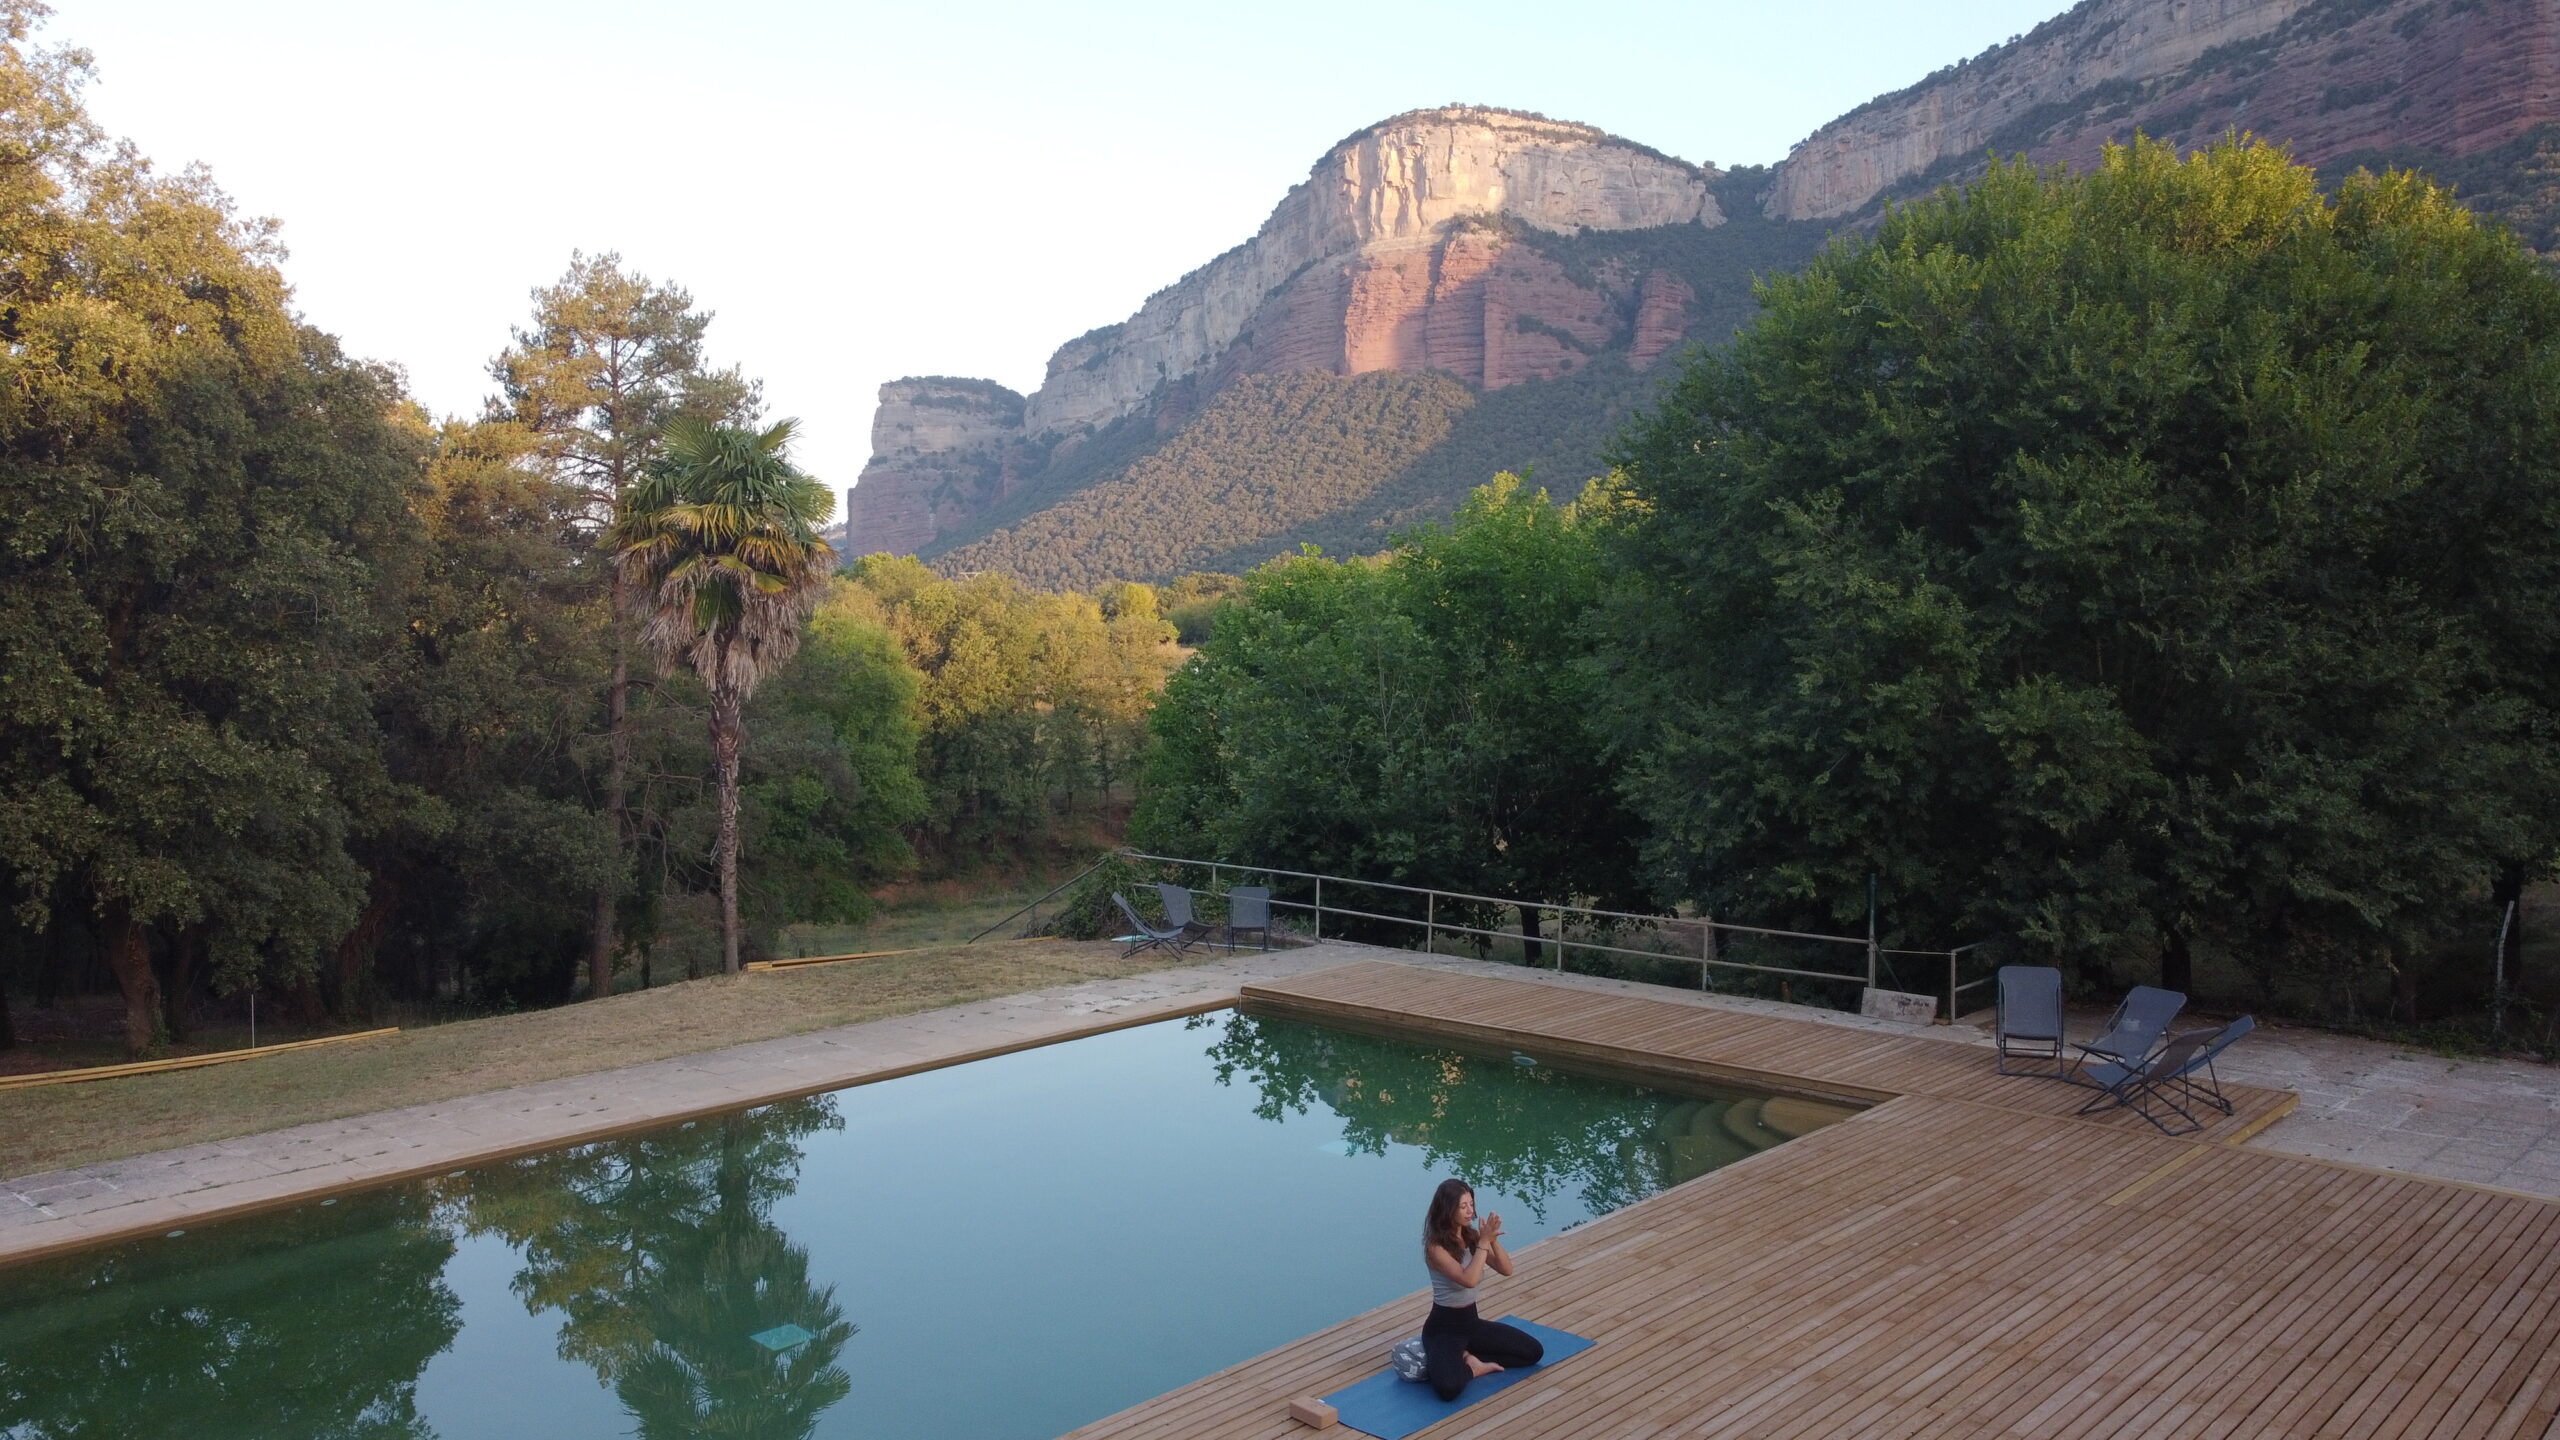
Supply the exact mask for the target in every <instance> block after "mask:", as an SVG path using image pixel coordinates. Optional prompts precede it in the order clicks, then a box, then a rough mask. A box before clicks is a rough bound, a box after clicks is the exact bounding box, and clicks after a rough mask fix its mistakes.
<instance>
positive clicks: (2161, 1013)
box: [2062, 985, 2187, 1089]
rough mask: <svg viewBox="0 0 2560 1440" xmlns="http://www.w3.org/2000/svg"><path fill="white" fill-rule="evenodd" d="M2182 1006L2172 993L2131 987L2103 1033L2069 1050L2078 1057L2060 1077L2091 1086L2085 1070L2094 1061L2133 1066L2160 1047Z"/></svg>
mask: <svg viewBox="0 0 2560 1440" xmlns="http://www.w3.org/2000/svg"><path fill="white" fill-rule="evenodd" d="M2186 1006H2187V997H2186V996H2184V995H2182V994H2180V993H2178V992H2177V991H2175V990H2162V989H2160V988H2158V987H2156V986H2151V985H2136V986H2134V987H2133V989H2132V990H2130V991H2128V992H2127V993H2126V994H2125V997H2124V1003H2123V1004H2120V1005H2118V1006H2117V1007H2116V1013H2114V1014H2113V1015H2110V1016H2108V1017H2107V1028H2106V1031H2105V1033H2103V1034H2101V1035H2099V1036H2098V1038H2097V1039H2095V1040H2084V1041H2082V1042H2081V1043H2080V1044H2078V1045H2076V1046H2074V1047H2072V1048H2074V1049H2076V1050H2078V1051H2079V1052H2080V1056H2079V1058H2078V1059H2076V1060H2074V1061H2072V1062H2071V1068H2070V1069H2069V1070H2067V1071H2065V1072H2064V1073H2063V1077H2062V1078H2063V1079H2065V1080H2069V1081H2071V1082H2073V1083H2074V1084H2079V1085H2093V1084H2096V1083H2097V1082H2096V1080H2095V1079H2094V1078H2093V1077H2092V1076H2091V1075H2090V1074H2089V1073H2088V1070H2089V1068H2090V1067H2091V1066H2092V1065H2093V1064H2094V1063H2095V1062H2098V1061H2112V1062H2114V1063H2115V1064H2117V1065H2135V1064H2139V1063H2140V1062H2141V1061H2143V1060H2145V1059H2148V1058H2149V1057H2150V1055H2151V1052H2152V1051H2154V1050H2156V1049H2158V1048H2159V1047H2160V1037H2161V1036H2162V1035H2165V1034H2167V1033H2168V1030H2169V1022H2170V1021H2172V1020H2175V1019H2177V1018H2178V1012H2179V1011H2181V1010H2183V1009H2185V1008H2186ZM2099 1088H2101V1089H2104V1088H2105V1087H2104V1086H2100V1087H2099Z"/></svg>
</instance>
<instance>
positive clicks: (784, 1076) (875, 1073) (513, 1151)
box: [0, 946, 1349, 1269]
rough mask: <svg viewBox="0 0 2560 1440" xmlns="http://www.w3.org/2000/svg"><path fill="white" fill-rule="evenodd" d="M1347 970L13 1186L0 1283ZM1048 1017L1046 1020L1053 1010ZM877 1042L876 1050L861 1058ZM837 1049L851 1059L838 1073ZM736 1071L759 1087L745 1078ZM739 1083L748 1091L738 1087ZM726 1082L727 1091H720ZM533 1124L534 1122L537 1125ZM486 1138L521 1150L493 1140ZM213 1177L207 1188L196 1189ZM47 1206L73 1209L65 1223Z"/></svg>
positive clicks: (0, 1239) (1191, 980) (534, 1089)
mask: <svg viewBox="0 0 2560 1440" xmlns="http://www.w3.org/2000/svg"><path fill="white" fill-rule="evenodd" d="M1346 958H1349V956H1347V955H1346V954H1345V953H1343V952H1342V951H1339V950H1335V949H1333V947H1329V946H1322V947H1310V948H1309V949H1305V950H1291V951H1273V952H1268V953H1267V954H1257V955H1254V956H1252V957H1250V958H1248V957H1242V956H1240V957H1238V959H1236V960H1234V961H1220V962H1214V963H1211V964H1207V965H1197V966H1185V967H1182V968H1179V969H1171V970H1162V971H1151V972H1147V973H1145V974H1142V975H1136V976H1128V977H1123V978H1121V979H1118V980H1111V981H1088V982H1084V983H1081V984H1077V985H1072V986H1060V987H1053V988H1052V989H1049V990H1043V991H1028V992H1025V993H1023V994H1020V995H1014V996H1004V997H999V998H996V999H991V1000H986V1001H977V1002H971V1003H970V1004H967V1005H962V1006H952V1007H945V1008H943V1009H937V1010H925V1011H918V1012H915V1013H913V1014H910V1015H902V1016H892V1017H888V1018H885V1019H882V1020H873V1021H865V1022H862V1023H860V1024H856V1025H848V1026H838V1027H833V1028H831V1029H827V1030H818V1031H811V1032H808V1033H806V1034H802V1035H796V1036H786V1037H783V1038H781V1039H777V1040H763V1041H754V1042H750V1043H748V1044H745V1045H737V1046H730V1047H725V1048H723V1049H718V1050H708V1051H700V1052H697V1053H694V1054H691V1055H682V1056H673V1057H669V1058H667V1059H664V1060H656V1061H651V1062H648V1063H647V1064H643V1065H636V1066H628V1067H624V1068H622V1069H618V1070H604V1071H597V1072H593V1073H590V1074H587V1075H580V1076H573V1077H568V1078H565V1079H561V1080H548V1081H542V1082H539V1083H537V1084H533V1085H527V1086H517V1087H512V1088H510V1089H503V1090H494V1091H486V1092H482V1093H481V1094H478V1095H470V1096H463V1097H458V1098H457V1099H454V1100H448V1101H439V1102H434V1103H430V1104H426V1105H417V1106H408V1107H403V1108H401V1109H397V1110H387V1111H376V1112H373V1113H371V1114H367V1115H361V1116H351V1117H347V1118H346V1119H342V1120H332V1121H320V1122H315V1123H313V1124H310V1125H300V1126H291V1127H287V1128H285V1129H282V1130H271V1131H264V1132H260V1133H257V1134H252V1135H245V1136H241V1137H238V1138H236V1139H233V1140H225V1141H217V1142H212V1143H209V1144H204V1145H195V1146H186V1147H181V1148H180V1149H177V1150H167V1151H156V1152H150V1153H146V1154H143V1155H137V1156H131V1157H128V1158H126V1159H124V1160H120V1161H113V1162H108V1163H105V1164H100V1165H96V1166H87V1167H82V1168H80V1169H76V1170H70V1171H56V1172H51V1173H49V1174H42V1175H32V1176H22V1177H16V1178H14V1179H9V1180H5V1181H0V1269H6V1268H7V1267H10V1266H14V1265H18V1264H21V1263H28V1262H34V1261H40V1260H44V1259H47V1258H52V1257H57V1256H61V1255H65V1254H69V1253H73V1252H76V1251H81V1250H88V1249H93V1248H96V1247H100V1246H104V1245H111V1244H115V1243H117V1242H119V1241H125V1240H133V1239H138V1238H142V1237H146V1236H150V1235H154V1234H161V1233H165V1232H167V1231H169V1230H172V1229H183V1228H192V1227H195V1226H199V1225H207V1224H212V1223H214V1222H216V1221H221V1220H230V1219H237V1218H240V1217H243V1216H248V1215H255V1214H261V1213H266V1212H271V1211H275V1210H280V1209H285V1208H288V1207H290V1206H293V1205H298V1204H302V1203H305V1202H308V1201H311V1200H314V1199H319V1198H323V1197H327V1196H334V1195H344V1194H349V1193H353V1192H356V1191H362V1190H370V1189H375V1188H378V1187H380V1186H385V1185H397V1184H402V1183H405V1182H409V1181H414V1180H420V1179H425V1178H427V1177H430V1176H434V1175H440V1174H445V1173H448V1172H451V1171H454V1170H460V1169H469V1168H471V1167H473V1166H477V1165H489V1164H496V1163H499V1162H502V1161H505V1160H510V1159H514V1158H516V1157H518V1156H522V1155H529V1154H535V1153H538V1152H540V1151H544V1150H552V1149H558V1148H560V1147H562V1146H568V1145H585V1144H592V1143H595V1142H596V1141H599V1140H608V1139H612V1138H614V1137H616V1136H620V1135H628V1134H633V1133H635V1132H638V1131H643V1130H653V1129H657V1128H660V1127H662V1126H666V1125H680V1124H683V1123H684V1122H686V1121H688V1120H700V1119H704V1118H707V1117H710V1116H714V1115H720V1114H725V1113H727V1112H729V1111H733V1110H739V1109H744V1108H748V1107H751V1106H756V1105H769V1104H775V1103H779V1102H781V1101H785V1100H796V1099H800V1098H803V1097H806V1096H810V1095H818V1094H824V1093H826V1092H828V1091H831V1090H842V1089H848V1088H851V1087H853V1086H857V1085H869V1084H875V1083H878V1082H880V1081H884V1080H894V1079H898V1078H900V1077H902V1076H906V1075H914V1074H919V1073H922V1072H924V1071H927V1070H938V1069H943V1068H946V1067H948V1066H952V1065H962V1064H967V1063H969V1062H971V1061H974V1060H985V1059H992V1058H995V1057H997V1056H1000V1055H1007V1054H1012V1053H1015V1052H1017V1051H1022V1050H1032V1049H1038V1048H1040V1047H1042V1046H1046V1045H1054V1044H1060V1043H1063V1042H1066V1041H1070V1040H1081V1039H1085V1038H1088V1037H1090V1036H1094V1035H1104V1034H1109V1033H1111V1032H1113V1031H1116V1030H1127V1029H1132V1028H1134V1027H1136V1026H1140V1025H1150V1024H1154V1023H1157V1022H1159V1021H1164V1020H1176V1019H1181V1018H1184V1017H1186V1016H1191V1015H1202V1014H1207V1013H1209V1012H1212V1011H1216V1010H1224V1009H1230V1008H1233V1007H1234V1006H1235V1005H1236V1004H1237V1003H1238V1002H1239V1000H1240V998H1241V995H1242V991H1243V989H1244V987H1245V986H1246V985H1248V984H1250V983H1252V982H1253V981H1255V980H1258V979H1268V978H1274V977H1275V976H1276V975H1277V974H1285V973H1294V972H1296V971H1299V970H1304V969H1323V968H1328V967H1330V966H1333V965H1338V964H1341V963H1342V962H1343V961H1344V960H1345V959H1346ZM1146 982H1155V983H1156V984H1157V985H1160V986H1165V987H1167V988H1168V989H1169V990H1170V993H1164V994H1158V995H1154V996H1137V997H1132V996H1130V995H1129V994H1128V991H1129V990H1130V989H1131V988H1132V987H1133V986H1138V985H1142V984H1145V983H1146ZM1044 1005H1045V1006H1046V1007H1048V1008H1045V1009H1043V1008H1042V1007H1043V1006H1044ZM973 1021H975V1022H978V1023H975V1024H972V1023H971V1022H973ZM868 1040H878V1041H880V1042H882V1043H879V1044H876V1045H875V1044H865V1043H863V1042H864V1041H868ZM831 1049H832V1050H842V1051H846V1052H848V1053H845V1054H843V1055H841V1056H830V1055H828V1054H827V1051H829V1050H831ZM815 1061H840V1062H841V1063H833V1064H824V1063H812V1062H815ZM795 1062H797V1063H795ZM740 1071H744V1072H748V1074H747V1075H746V1076H744V1077H741V1076H739V1075H738V1074H737V1072H740ZM644 1077H645V1079H646V1080H648V1081H651V1082H655V1083H657V1084H660V1085H665V1084H669V1083H674V1084H678V1085H682V1084H684V1083H686V1082H691V1083H692V1084H694V1085H697V1086H699V1087H700V1092H699V1098H698V1099H695V1100H692V1101H691V1102H689V1103H679V1104H671V1105H664V1106H650V1105H647V1104H645V1103H644V1104H641V1105H639V1106H638V1107H637V1108H628V1102H629V1093H628V1092H629V1091H631V1090H632V1089H634V1088H637V1087H635V1084H634V1082H635V1081H640V1080H643V1079H644ZM741 1078H743V1079H744V1080H745V1083H743V1084H741V1083H738V1080H739V1079H741ZM724 1079H727V1080H728V1081H729V1083H728V1084H726V1085H723V1084H722V1083H721V1082H722V1081H723V1080H724ZM617 1091H620V1092H623V1093H622V1094H621V1096H620V1097H619V1099H620V1102H621V1103H617V1102H616V1101H614V1100H604V1099H601V1098H599V1097H601V1096H604V1095H611V1094H614V1093H615V1092H617ZM604 1111H611V1112H612V1118H610V1119H603V1120H593V1121H591V1123H584V1124H580V1123H574V1122H576V1121H578V1120H579V1119H580V1118H582V1117H592V1116H595V1115H598V1114H599V1113H600V1112H604ZM457 1112H477V1113H471V1114H466V1115H465V1117H464V1118H465V1119H466V1120H468V1121H470V1122H474V1123H476V1124H478V1125H479V1126H481V1127H483V1128H481V1129H474V1128H471V1125H470V1124H458V1123H456V1120H455V1116H456V1113H457ZM527 1117H538V1118H532V1119H531V1120H530V1123H526V1120H527ZM563 1122H570V1123H563ZM493 1129H494V1130H499V1131H505V1132H512V1133H489V1132H490V1131H491V1130H493ZM351 1142H352V1143H351ZM296 1150H302V1151H304V1152H306V1155H307V1158H305V1157H302V1156H296V1155H295V1154H294V1152H295V1151H296ZM262 1152H263V1153H262ZM182 1170H184V1171H187V1172H188V1173H187V1174H186V1175H185V1176H184V1177H183V1178H182V1179H179V1180H178V1183H179V1184H180V1185H181V1186H182V1187H183V1188H177V1189H162V1190H160V1191H159V1193H143V1194H134V1195H133V1198H130V1199H119V1198H115V1197H117V1196H120V1195H124V1194H127V1193H130V1192H129V1190H128V1186H127V1185H126V1184H119V1183H117V1182H118V1180H119V1179H121V1180H124V1181H127V1182H129V1183H130V1184H132V1186H133V1188H134V1189H141V1188H143V1187H146V1186H148V1185H150V1184H151V1182H152V1181H154V1180H155V1179H164V1178H170V1177H172V1174H173V1172H178V1171H182ZM208 1174H209V1175H211V1176H212V1177H213V1178H210V1179H204V1180H203V1181H202V1183H196V1182H197V1181H198V1180H199V1178H200V1177H203V1176H206V1175H208ZM64 1192H69V1193H68V1194H65V1193H64ZM48 1195H53V1196H57V1197H59V1198H58V1200H57V1201H56V1202H48V1201H47V1200H46V1199H45V1198H43V1197H46V1196H48ZM54 1203H60V1204H62V1205H64V1206H66V1207H76V1208H65V1209H63V1210H58V1211H57V1210H55V1209H54V1208H53V1204H54Z"/></svg>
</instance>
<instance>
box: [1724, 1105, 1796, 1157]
mask: <svg viewBox="0 0 2560 1440" xmlns="http://www.w3.org/2000/svg"><path fill="white" fill-rule="evenodd" d="M1768 1103H1769V1102H1768V1101H1766V1100H1760V1099H1751V1100H1737V1101H1735V1102H1734V1104H1733V1108H1732V1109H1730V1110H1727V1111H1725V1112H1724V1128H1725V1130H1726V1132H1727V1133H1729V1134H1730V1135H1732V1136H1733V1138H1734V1139H1736V1140H1739V1141H1741V1142H1742V1143H1743V1144H1745V1145H1748V1146H1750V1147H1751V1148H1752V1149H1753V1150H1766V1149H1768V1148H1769V1147H1770V1146H1772V1145H1775V1144H1777V1143H1778V1142H1779V1141H1781V1140H1788V1139H1792V1138H1794V1137H1792V1136H1789V1135H1785V1134H1782V1133H1780V1132H1779V1131H1777V1130H1775V1129H1772V1128H1770V1127H1769V1126H1767V1125H1764V1124H1762V1123H1761V1121H1760V1112H1761V1110H1762V1109H1763V1108H1764V1107H1765V1106H1767V1104H1768Z"/></svg>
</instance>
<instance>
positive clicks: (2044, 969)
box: [1993, 965, 2068, 1080]
mask: <svg viewBox="0 0 2560 1440" xmlns="http://www.w3.org/2000/svg"><path fill="white" fill-rule="evenodd" d="M2013 988H2015V989H2017V990H2018V991H2019V992H2020V993H2019V995H2018V996H2017V997H2016V1000H2017V1002H2019V1003H2018V1004H2017V1008H2018V1009H2019V1010H2021V1011H2024V1010H2025V1009H2026V1008H2027V1006H2026V1004H2025V1003H2023V1002H2026V1001H2029V1000H2033V1001H2035V1002H2038V1003H2037V1008H2039V1009H2041V1008H2042V1001H2043V1000H2044V998H2045V995H2047V994H2050V995H2051V996H2052V1007H2053V1008H2052V1013H2051V1016H2050V1018H2049V1019H2046V1020H2043V1021H2040V1022H2038V1021H2029V1022H2028V1027H2027V1029H2025V1030H2024V1031H2021V1030H2019V1029H2017V1028H2016V1026H2015V1025H2014V1024H2013V1017H2012V1016H2011V1015H2010V1013H2009V1012H2010V1009H2011V1006H2012V1003H2013V1002H2012V997H2011V994H2010V991H2011V990H2012V989H2013ZM2030 991H2033V992H2035V993H2032V994H2031V993H2028V992H2030ZM2015 1018H2016V1019H2018V1020H2025V1019H2026V1016H2024V1015H2023V1014H2021V1015H2020V1016H2018V1017H2015ZM2048 1025H2049V1026H2050V1027H2051V1033H2042V1030H2043V1027H2044V1026H2048ZM2067 1038H2068V1037H2067V1036H2065V1035H2064V1033H2063V1018H2062V972H2061V971H2059V970H2056V969H2054V968H2053V967H2052V966H2050V965H2003V966H2001V967H2000V1008H1999V1011H1998V1012H1997V1018H1996V1019H1995V1021H1994V1027H1993V1043H1994V1045H1995V1047H1996V1048H1995V1050H1994V1052H1993V1053H1994V1054H1995V1055H1996V1056H1997V1057H1998V1058H1997V1059H1996V1060H1994V1061H1993V1068H1994V1069H1997V1070H1998V1071H1999V1072H2000V1073H2001V1074H2003V1075H2037V1076H2045V1077H2046V1078H2050V1079H2056V1080H2058V1079H2061V1078H2063V1070H2064V1066H2065V1064H2066V1063H2067V1062H2066V1059H2065V1057H2064V1054H2063V1046H2064V1043H2065V1041H2066V1040H2067ZM2012 1059H2018V1060H2033V1061H2037V1062H2039V1063H2042V1062H2046V1061H2050V1062H2051V1063H2052V1065H2053V1069H2052V1071H2051V1072H2049V1073H2048V1072H2046V1071H2044V1070H2012V1069H2010V1068H2009V1062H2010V1060H2012Z"/></svg>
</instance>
